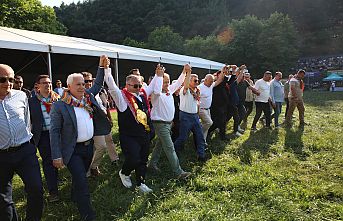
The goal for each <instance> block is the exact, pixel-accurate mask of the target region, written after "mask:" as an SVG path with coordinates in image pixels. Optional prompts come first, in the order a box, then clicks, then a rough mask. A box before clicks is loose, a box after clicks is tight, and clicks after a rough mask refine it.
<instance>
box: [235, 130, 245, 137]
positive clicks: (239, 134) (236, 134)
mask: <svg viewBox="0 0 343 221" xmlns="http://www.w3.org/2000/svg"><path fill="white" fill-rule="evenodd" d="M242 135H243V134H241V133H240V132H238V131H237V132H236V133H235V136H237V137H240V136H242Z"/></svg>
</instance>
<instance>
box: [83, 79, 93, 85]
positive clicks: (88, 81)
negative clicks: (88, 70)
mask: <svg viewBox="0 0 343 221" xmlns="http://www.w3.org/2000/svg"><path fill="white" fill-rule="evenodd" d="M85 83H86V84H87V83H93V80H85Z"/></svg>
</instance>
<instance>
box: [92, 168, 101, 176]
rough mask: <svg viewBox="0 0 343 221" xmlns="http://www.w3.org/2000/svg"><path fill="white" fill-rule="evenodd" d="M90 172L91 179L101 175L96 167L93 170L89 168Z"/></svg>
mask: <svg viewBox="0 0 343 221" xmlns="http://www.w3.org/2000/svg"><path fill="white" fill-rule="evenodd" d="M90 171H91V176H92V177H97V176H100V175H101V172H100V170H99V168H98V167H96V168H94V169H93V168H91V169H90Z"/></svg>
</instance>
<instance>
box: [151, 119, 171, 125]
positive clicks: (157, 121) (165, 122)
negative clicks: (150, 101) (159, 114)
mask: <svg viewBox="0 0 343 221" xmlns="http://www.w3.org/2000/svg"><path fill="white" fill-rule="evenodd" d="M152 122H153V123H157V124H171V123H173V121H163V120H152Z"/></svg>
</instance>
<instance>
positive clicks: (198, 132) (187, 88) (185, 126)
mask: <svg viewBox="0 0 343 221" xmlns="http://www.w3.org/2000/svg"><path fill="white" fill-rule="evenodd" d="M198 84H199V78H198V75H196V74H191V75H187V76H186V79H185V83H184V86H183V87H182V88H181V91H180V133H179V137H178V138H177V139H176V141H175V142H174V148H175V151H177V152H180V151H181V150H182V149H183V145H184V143H185V141H186V140H187V138H188V135H189V132H190V131H191V130H192V131H193V134H194V136H195V139H196V145H197V147H196V149H197V154H198V160H199V161H201V162H205V161H206V158H205V139H204V136H203V134H202V128H201V124H200V119H199V115H198V105H199V101H200V90H199V88H198V87H197V86H198Z"/></svg>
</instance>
